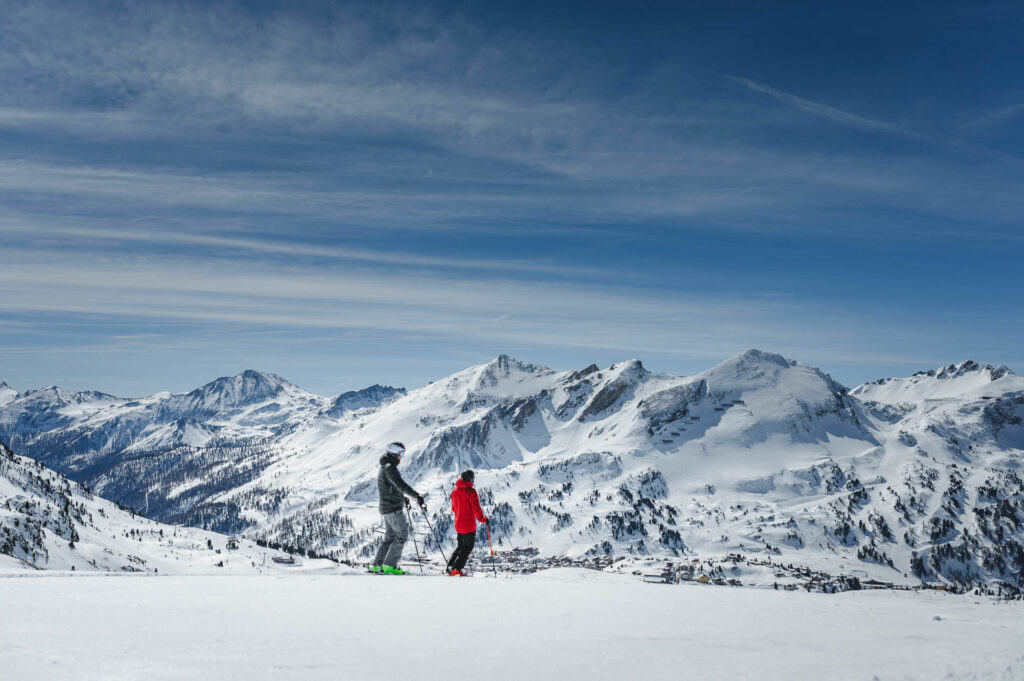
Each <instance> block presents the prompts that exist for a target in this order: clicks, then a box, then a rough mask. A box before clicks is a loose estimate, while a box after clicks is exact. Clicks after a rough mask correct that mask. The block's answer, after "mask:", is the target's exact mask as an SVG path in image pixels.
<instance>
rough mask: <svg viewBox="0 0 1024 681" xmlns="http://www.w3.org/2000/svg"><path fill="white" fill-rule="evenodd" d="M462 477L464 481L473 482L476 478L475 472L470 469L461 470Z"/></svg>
mask: <svg viewBox="0 0 1024 681" xmlns="http://www.w3.org/2000/svg"><path fill="white" fill-rule="evenodd" d="M461 477H462V479H463V480H465V481H466V482H473V481H474V480H475V479H476V473H474V472H473V471H470V470H465V471H462V475H461Z"/></svg>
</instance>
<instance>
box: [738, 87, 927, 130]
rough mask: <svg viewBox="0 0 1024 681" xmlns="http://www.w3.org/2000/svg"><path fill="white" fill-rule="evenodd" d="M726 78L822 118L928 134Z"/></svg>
mask: <svg viewBox="0 0 1024 681" xmlns="http://www.w3.org/2000/svg"><path fill="white" fill-rule="evenodd" d="M726 78H727V79H728V80H729V81H730V82H732V83H735V84H737V85H741V86H743V87H745V88H747V89H748V90H750V91H752V92H758V93H760V94H763V95H767V96H769V97H771V98H772V99H775V100H778V101H780V102H783V103H784V104H788V105H790V106H792V107H794V108H797V109H800V110H801V111H806V112H807V113H810V114H814V115H815V116H820V117H821V118H827V119H829V120H831V121H835V122H836V123H840V124H842V125H845V126H847V127H850V128H857V129H859V130H867V131H870V132H878V133H884V134H887V135H895V136H898V137H906V138H908V139H919V140H923V139H927V136H926V135H924V134H923V133H921V132H918V131H917V130H914V129H912V128H909V127H906V126H903V125H898V124H895V123H888V122H886V121H879V120H875V119H873V118H867V117H864V116H858V115H857V114H853V113H850V112H849V111H843V110H842V109H837V108H835V107H832V106H828V105H827V104H821V103H819V102H815V101H812V100H810V99H804V98H803V97H798V96H797V95H794V94H791V93H789V92H785V91H783V90H779V89H776V88H773V87H769V86H767V85H764V84H762V83H758V82H756V81H753V80H750V79H749V78H740V77H738V76H726Z"/></svg>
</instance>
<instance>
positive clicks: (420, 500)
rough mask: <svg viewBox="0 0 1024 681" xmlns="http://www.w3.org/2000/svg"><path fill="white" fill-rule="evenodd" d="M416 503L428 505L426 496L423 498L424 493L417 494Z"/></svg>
mask: <svg viewBox="0 0 1024 681" xmlns="http://www.w3.org/2000/svg"><path fill="white" fill-rule="evenodd" d="M416 503H417V504H419V505H420V506H426V505H427V502H426V501H424V498H423V495H422V494H418V495H416Z"/></svg>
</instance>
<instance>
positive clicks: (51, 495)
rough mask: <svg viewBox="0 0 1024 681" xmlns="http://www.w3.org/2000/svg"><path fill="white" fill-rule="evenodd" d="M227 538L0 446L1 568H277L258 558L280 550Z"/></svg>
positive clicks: (178, 571) (169, 571) (206, 570)
mask: <svg viewBox="0 0 1024 681" xmlns="http://www.w3.org/2000/svg"><path fill="white" fill-rule="evenodd" d="M227 540H228V538H227V537H225V536H224V535H220V534H217V533H214V532H207V531H205V530H199V529H194V528H186V527H176V526H172V525H164V524H161V523H156V522H154V521H152V520H147V519H145V518H143V517H141V516H138V515H135V514H134V513H131V512H129V511H126V510H124V509H121V508H119V507H117V506H116V505H115V504H112V503H111V502H109V501H106V500H104V499H101V498H99V497H97V496H95V495H93V494H92V493H90V492H89V491H88V490H87V489H86V488H84V487H83V486H81V485H80V484H78V483H75V482H71V481H70V480H68V479H67V478H65V477H64V476H62V475H60V474H58V473H55V472H54V471H51V470H49V469H47V468H45V467H44V466H43V465H42V464H40V463H39V462H37V461H34V460H32V459H28V458H26V457H22V456H17V455H15V454H13V453H12V452H11V451H10V450H9V449H8V448H7V447H6V446H5V445H3V444H2V443H0V573H4V572H11V571H15V572H19V571H24V570H31V569H46V570H74V571H76V572H79V571H85V572H153V573H156V572H159V573H164V574H185V573H210V572H216V573H234V574H238V573H241V574H256V573H259V572H263V571H278V570H280V569H281V568H277V567H276V566H275V564H274V563H273V561H270V567H267V566H266V565H265V562H266V561H267V560H268V558H269V557H270V556H273V555H282V556H283V555H284V554H280V552H277V551H269V550H266V549H262V548H260V547H258V546H256V545H255V544H253V543H252V542H250V541H247V540H241V541H240V542H239V546H238V548H237V549H230V550H229V549H228V547H227ZM315 563H316V564H319V565H321V566H323V565H329V564H330V563H329V561H324V560H318V561H315Z"/></svg>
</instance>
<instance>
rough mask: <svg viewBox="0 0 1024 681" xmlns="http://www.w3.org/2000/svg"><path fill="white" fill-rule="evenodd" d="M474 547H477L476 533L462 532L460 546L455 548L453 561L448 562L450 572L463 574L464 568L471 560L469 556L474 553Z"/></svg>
mask: <svg viewBox="0 0 1024 681" xmlns="http://www.w3.org/2000/svg"><path fill="white" fill-rule="evenodd" d="M474 546H476V532H466V533H461V532H460V533H459V545H458V546H456V547H455V551H454V552H452V559H451V560H449V561H448V570H449V571H451V570H458V571H459V572H462V568H464V567H466V561H467V560H469V554H471V553H473V547H474Z"/></svg>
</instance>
